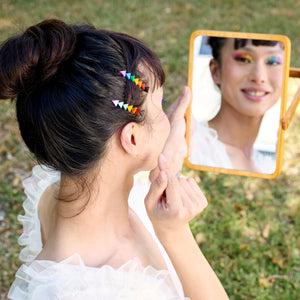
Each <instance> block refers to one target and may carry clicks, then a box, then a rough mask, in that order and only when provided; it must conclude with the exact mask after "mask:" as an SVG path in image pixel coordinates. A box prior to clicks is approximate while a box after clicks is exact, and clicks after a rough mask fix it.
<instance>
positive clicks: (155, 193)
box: [145, 154, 168, 209]
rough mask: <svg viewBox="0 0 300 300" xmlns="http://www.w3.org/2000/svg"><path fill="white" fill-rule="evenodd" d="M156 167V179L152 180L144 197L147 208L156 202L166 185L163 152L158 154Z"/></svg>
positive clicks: (165, 166)
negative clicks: (157, 170)
mask: <svg viewBox="0 0 300 300" xmlns="http://www.w3.org/2000/svg"><path fill="white" fill-rule="evenodd" d="M158 169H159V173H158V176H157V178H156V180H154V181H153V182H152V184H151V186H150V189H149V192H148V194H147V196H146V198H145V206H146V208H147V209H151V208H153V207H154V206H155V205H156V204H157V202H158V201H159V200H160V198H161V196H162V195H163V193H164V191H165V189H166V188H167V185H168V176H167V172H168V167H167V160H166V158H165V156H164V155H163V154H160V155H159V157H158Z"/></svg>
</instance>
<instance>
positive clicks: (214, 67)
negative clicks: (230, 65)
mask: <svg viewBox="0 0 300 300" xmlns="http://www.w3.org/2000/svg"><path fill="white" fill-rule="evenodd" d="M209 69H210V73H211V77H212V79H213V81H214V83H215V84H217V85H220V84H221V80H220V77H221V76H220V67H219V63H218V62H217V61H216V59H214V58H213V59H211V60H210V62H209Z"/></svg>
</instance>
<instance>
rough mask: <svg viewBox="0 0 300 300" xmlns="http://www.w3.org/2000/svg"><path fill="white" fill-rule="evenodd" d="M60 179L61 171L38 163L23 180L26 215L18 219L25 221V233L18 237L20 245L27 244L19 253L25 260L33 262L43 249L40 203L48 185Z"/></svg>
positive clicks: (21, 258)
mask: <svg viewBox="0 0 300 300" xmlns="http://www.w3.org/2000/svg"><path fill="white" fill-rule="evenodd" d="M58 180H60V173H59V172H56V171H53V170H51V169H49V168H47V167H45V166H41V165H37V166H35V167H34V168H33V169H32V176H30V177H29V178H27V179H25V180H24V181H23V186H24V188H25V194H26V196H27V198H26V200H25V201H24V203H23V207H24V210H25V215H19V216H18V220H19V221H20V222H22V223H23V233H22V234H21V236H20V237H19V239H18V242H19V245H21V246H25V248H23V249H22V250H21V252H20V255H19V258H20V260H21V261H23V262H32V261H33V260H34V259H35V258H36V257H37V255H38V254H39V253H40V252H41V250H42V246H43V245H42V240H41V225H40V221H39V218H38V203H39V200H40V198H41V196H42V194H43V192H44V191H45V190H46V189H47V187H48V186H50V185H51V184H53V183H54V182H56V181H58Z"/></svg>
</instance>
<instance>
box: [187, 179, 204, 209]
mask: <svg viewBox="0 0 300 300" xmlns="http://www.w3.org/2000/svg"><path fill="white" fill-rule="evenodd" d="M182 187H183V188H184V189H185V192H186V193H187V195H188V197H189V199H190V201H192V202H193V205H194V206H195V209H196V210H197V209H200V211H202V210H203V209H204V208H205V207H206V206H207V199H206V197H205V195H204V194H203V192H202V191H201V189H200V188H199V186H198V184H197V183H196V181H195V180H194V179H193V178H188V179H186V180H185V183H184V184H182ZM200 211H199V212H200ZM199 212H198V213H199Z"/></svg>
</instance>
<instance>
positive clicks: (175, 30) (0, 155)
mask: <svg viewBox="0 0 300 300" xmlns="http://www.w3.org/2000/svg"><path fill="white" fill-rule="evenodd" d="M299 15H300V2H299V1H294V0H285V1H283V0H282V1H277V0H261V1H246V0H229V1H221V0H212V1H203V0H185V1H184V0H172V1H171V0H165V1H151V2H150V1H145V0H140V1H129V0H124V1H121V0H120V1H117V0H110V1H100V0H89V1H86V0H81V1H77V0H72V1H71V0H68V1H58V0H53V1H46V0H39V1H38V0H32V1H25V0H11V1H8V0H2V1H1V2H0V40H4V39H6V38H7V37H8V36H9V35H10V34H13V33H16V32H19V31H20V30H22V29H24V28H25V27H27V26H29V25H31V24H34V23H36V22H39V21H41V20H43V19H45V18H52V17H57V18H61V19H63V20H65V21H66V22H72V23H75V22H76V23H82V22H89V23H92V24H93V25H95V26H96V27H99V28H106V29H111V30H116V31H122V32H126V33H129V34H132V35H134V36H136V37H138V38H140V39H142V40H144V41H145V42H146V43H147V44H148V45H150V46H151V48H152V49H154V50H155V51H156V52H157V53H158V54H159V56H160V57H161V60H162V63H163V66H164V69H165V71H166V75H167V82H166V84H165V98H166V99H168V100H170V101H173V100H174V99H175V98H176V97H177V96H178V95H179V94H180V92H181V87H182V86H183V85H184V84H186V82H187V71H188V64H187V62H188V47H189V44H188V43H189V37H190V34H191V32H192V31H194V30H197V29H210V30H230V31H244V32H257V33H274V34H284V35H287V36H289V37H290V39H291V42H292V56H291V65H292V66H294V67H300V36H299V32H300V21H299V20H300V19H299ZM297 84H298V83H295V81H293V80H291V81H290V87H289V93H290V94H293V93H294V92H295V87H296V86H297ZM299 129H300V112H299V108H298V110H297V112H296V115H295V116H294V119H293V122H292V124H291V126H290V128H289V129H288V131H287V132H286V133H285V151H284V164H283V169H282V174H281V175H280V176H279V177H278V178H276V179H274V180H262V179H255V178H246V177H238V176H228V175H222V174H215V173H205V172H196V171H192V170H188V169H187V168H184V173H185V174H186V175H190V176H193V177H195V178H196V180H197V181H198V182H199V185H200V187H201V188H202V189H203V191H204V192H205V194H206V196H207V198H208V200H209V202H210V204H209V206H208V208H207V209H206V210H205V211H204V213H203V214H201V215H200V216H199V217H197V218H195V219H194V220H193V222H192V224H191V227H192V230H193V233H194V234H195V237H196V239H197V241H198V242H199V245H200V247H201V249H202V250H203V252H204V254H205V255H206V257H207V258H208V259H209V261H210V262H211V264H212V265H213V267H214V269H215V270H216V272H217V274H218V276H219V277H220V279H221V281H222V283H223V285H224V287H225V289H226V290H227V292H228V294H229V295H230V298H231V299H298V298H299V295H300V265H299V261H300V241H299V237H298V235H299V232H300V222H299V221H300V220H299V218H300V217H299V216H300V187H299V183H300V175H299V169H300V152H299V149H300V138H299V135H298V132H299ZM32 166H33V162H32V160H31V159H30V155H29V153H28V151H27V150H26V148H25V146H24V145H23V143H22V142H21V139H20V136H19V132H18V129H17V125H16V121H15V116H14V109H13V105H12V104H11V103H9V102H8V101H0V243H1V245H2V246H1V249H0V270H1V271H0V299H6V293H7V291H8V288H9V286H10V284H11V282H12V281H13V278H14V273H15V271H16V269H17V268H18V266H19V264H20V262H19V261H18V253H19V251H20V247H19V246H18V244H17V238H18V236H19V235H20V233H21V232H22V227H21V224H19V222H18V221H17V215H18V214H19V213H21V214H22V213H23V209H22V201H23V199H24V196H23V192H22V187H21V180H22V179H24V178H25V177H26V176H27V175H28V174H29V173H30V170H31V168H32Z"/></svg>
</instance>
